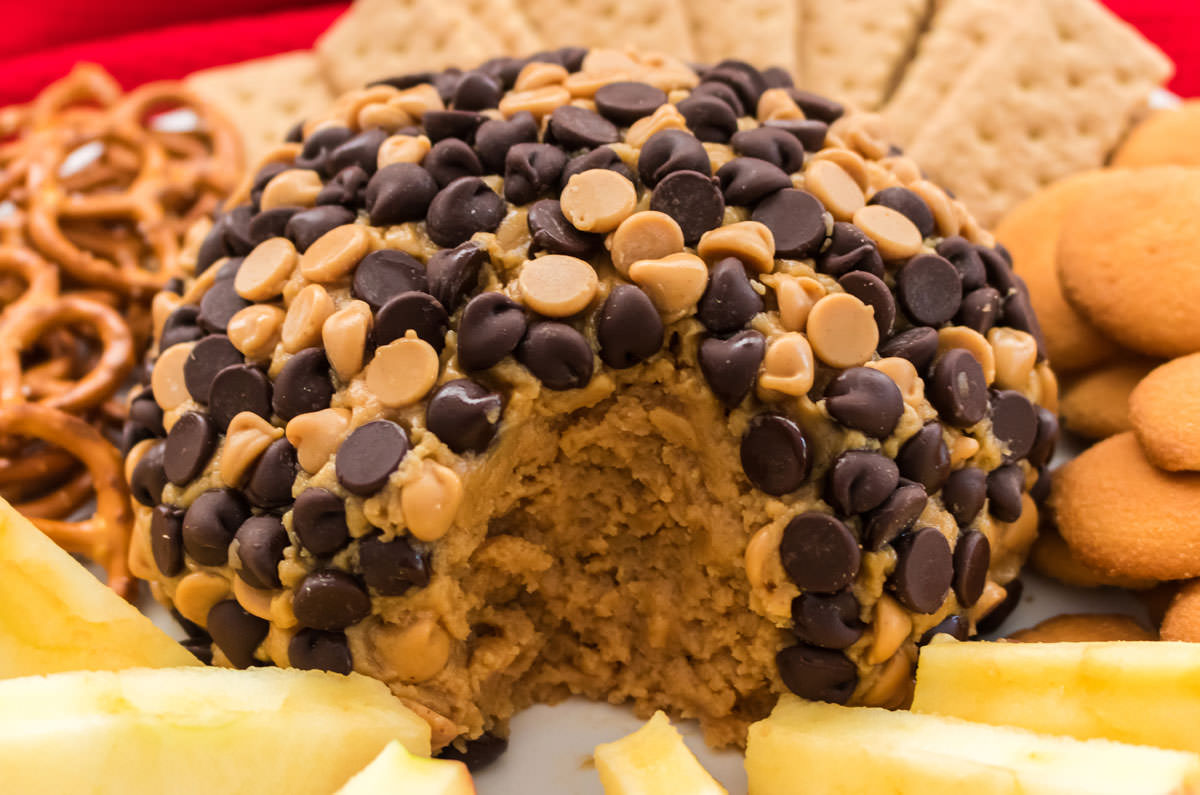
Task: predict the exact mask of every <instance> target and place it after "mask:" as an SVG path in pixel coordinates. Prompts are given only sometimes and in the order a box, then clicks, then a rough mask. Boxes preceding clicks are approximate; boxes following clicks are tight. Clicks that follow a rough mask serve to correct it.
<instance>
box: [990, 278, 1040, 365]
mask: <svg viewBox="0 0 1200 795" xmlns="http://www.w3.org/2000/svg"><path fill="white" fill-rule="evenodd" d="M1018 278H1020V277H1018ZM1021 284H1022V286H1024V282H1022V283H1021ZM1000 317H1001V324H1002V325H1005V326H1008V327H1010V328H1015V329H1017V330H1018V331H1024V332H1025V333H1026V334H1029V335H1030V336H1032V337H1033V339H1034V341H1035V342H1037V349H1038V361H1042V360H1043V359H1045V358H1046V338H1045V337H1044V336H1043V335H1042V326H1041V324H1040V323H1038V319H1037V315H1036V314H1034V311H1033V303H1032V302H1031V301H1030V299H1029V294H1028V293H1027V292H1025V291H1022V290H1017V291H1015V292H1013V293H1010V294H1009V296H1008V297H1007V298H1005V299H1004V306H1003V308H1002V311H1001V316H1000Z"/></svg>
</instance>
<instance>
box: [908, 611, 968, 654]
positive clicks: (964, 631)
mask: <svg viewBox="0 0 1200 795" xmlns="http://www.w3.org/2000/svg"><path fill="white" fill-rule="evenodd" d="M938 635H949V636H950V637H952V638H954V639H955V640H966V639H967V638H969V637H970V632H969V631H968V624H967V621H966V619H964V618H963V617H962V616H960V615H958V614H957V613H955V614H951V615H948V616H946V617H945V618H943V619H942V620H941V621H939V622H938V623H937V625H936V626H933V627H930V628H929V629H927V630H926V631H925V634H924V635H922V636H921V638H920V640H918V641H917V645H918V646H925V645H928V643H929V642H930V641H932V640H933V639H934V638H935V637H937V636H938Z"/></svg>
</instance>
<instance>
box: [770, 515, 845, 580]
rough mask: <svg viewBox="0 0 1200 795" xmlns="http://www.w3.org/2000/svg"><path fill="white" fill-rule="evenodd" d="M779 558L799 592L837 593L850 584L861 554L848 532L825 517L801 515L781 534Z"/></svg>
mask: <svg viewBox="0 0 1200 795" xmlns="http://www.w3.org/2000/svg"><path fill="white" fill-rule="evenodd" d="M779 557H780V560H781V561H782V562H783V568H784V570H785V571H786V572H787V575H788V577H789V578H790V579H791V581H792V582H794V583H795V584H796V586H797V587H799V588H800V590H802V591H815V592H817V593H837V592H838V591H840V590H842V589H843V588H845V587H847V586H848V585H850V584H851V583H852V582H854V578H855V577H856V576H857V575H858V567H859V565H860V563H861V562H862V552H861V551H860V550H859V548H858V542H857V541H855V540H854V534H853V533H851V532H850V528H848V527H846V525H844V524H842V523H841V522H840V521H838V520H837V519H836V518H834V517H832V516H830V515H829V514H827V513H813V512H809V513H802V514H800V515H799V516H797V517H796V518H794V519H792V521H790V522H788V525H787V527H786V528H784V530H783V539H782V540H781V541H780V543H779Z"/></svg>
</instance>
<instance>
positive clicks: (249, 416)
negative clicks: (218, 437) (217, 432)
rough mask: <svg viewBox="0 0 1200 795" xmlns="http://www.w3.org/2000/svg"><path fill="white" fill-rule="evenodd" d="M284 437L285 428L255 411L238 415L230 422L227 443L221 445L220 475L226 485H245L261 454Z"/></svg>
mask: <svg viewBox="0 0 1200 795" xmlns="http://www.w3.org/2000/svg"><path fill="white" fill-rule="evenodd" d="M281 436H283V429H282V428H276V427H275V426H274V425H272V424H271V423H270V422H269V421H267V420H264V419H263V418H262V417H260V416H258V415H257V414H255V413H254V412H252V411H243V412H240V413H239V414H237V415H235V416H234V418H233V419H232V420H230V421H229V428H228V430H226V431H225V444H224V446H223V447H222V448H221V462H220V475H221V480H223V481H225V485H227V486H231V487H234V488H236V487H237V486H239V485H241V482H242V480H243V479H244V478H245V477H246V472H247V471H249V469H250V467H251V466H252V465H253V464H254V462H255V461H257V460H258V457H259V456H260V455H262V454H263V451H264V450H266V449H267V447H269V446H270V444H271V442H273V441H275V440H276V439H278V438H279V437H281Z"/></svg>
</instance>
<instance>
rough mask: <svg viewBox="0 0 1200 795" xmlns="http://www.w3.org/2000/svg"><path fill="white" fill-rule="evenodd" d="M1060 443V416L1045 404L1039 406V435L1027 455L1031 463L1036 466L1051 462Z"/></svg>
mask: <svg viewBox="0 0 1200 795" xmlns="http://www.w3.org/2000/svg"><path fill="white" fill-rule="evenodd" d="M1057 443H1058V417H1056V416H1055V414H1054V412H1053V411H1050V410H1049V409H1047V408H1045V407H1044V406H1038V407H1037V435H1036V436H1035V437H1034V441H1033V447H1032V449H1030V451H1029V455H1028V456H1026V457H1027V458H1028V459H1029V463H1030V464H1032V465H1033V466H1035V467H1043V466H1045V465H1046V464H1048V463H1050V459H1051V458H1052V457H1053V456H1054V447H1055V445H1056V444H1057Z"/></svg>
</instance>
